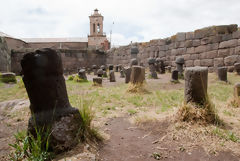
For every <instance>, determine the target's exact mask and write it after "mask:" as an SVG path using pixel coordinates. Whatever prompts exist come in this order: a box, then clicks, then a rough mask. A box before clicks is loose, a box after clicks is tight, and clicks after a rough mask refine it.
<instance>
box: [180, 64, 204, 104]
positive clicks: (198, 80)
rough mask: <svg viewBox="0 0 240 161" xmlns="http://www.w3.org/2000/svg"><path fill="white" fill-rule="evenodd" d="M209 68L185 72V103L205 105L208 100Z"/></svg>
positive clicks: (191, 69) (196, 68)
mask: <svg viewBox="0 0 240 161" xmlns="http://www.w3.org/2000/svg"><path fill="white" fill-rule="evenodd" d="M207 83H208V68H207V67H190V68H186V71H185V89H184V98H185V102H186V103H188V102H193V103H197V104H200V105H203V104H204V103H205V102H206V99H207V86H208V84H207Z"/></svg>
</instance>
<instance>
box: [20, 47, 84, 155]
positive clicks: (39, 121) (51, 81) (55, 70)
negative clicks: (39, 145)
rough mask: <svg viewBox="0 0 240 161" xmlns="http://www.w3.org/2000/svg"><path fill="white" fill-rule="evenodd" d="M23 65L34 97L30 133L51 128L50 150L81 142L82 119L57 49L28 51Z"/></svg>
mask: <svg viewBox="0 0 240 161" xmlns="http://www.w3.org/2000/svg"><path fill="white" fill-rule="evenodd" d="M21 66H22V74H23V82H24V85H25V87H26V91H27V93H28V97H29V100H30V110H31V117H30V119H29V122H28V132H29V133H31V134H32V135H33V136H35V137H36V130H35V128H37V129H38V130H40V129H42V130H43V132H45V133H46V132H47V131H49V130H50V132H51V133H50V145H49V147H50V149H53V151H54V152H61V151H65V150H68V149H71V148H72V147H74V146H75V145H76V144H77V143H78V140H79V136H78V131H79V129H80V128H81V123H82V118H81V115H80V113H79V111H78V109H76V108H73V107H72V106H71V105H70V103H69V99H68V95H67V90H66V84H65V79H64V77H63V67H62V60H61V56H60V55H59V54H58V53H57V52H56V51H55V50H53V49H48V48H46V49H40V50H36V51H35V52H31V53H27V54H25V55H24V57H23V59H22V60H21ZM48 128H50V129H49V130H48Z"/></svg>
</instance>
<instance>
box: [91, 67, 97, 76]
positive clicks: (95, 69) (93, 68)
mask: <svg viewBox="0 0 240 161" xmlns="http://www.w3.org/2000/svg"><path fill="white" fill-rule="evenodd" d="M92 70H93V74H94V75H97V66H96V65H92Z"/></svg>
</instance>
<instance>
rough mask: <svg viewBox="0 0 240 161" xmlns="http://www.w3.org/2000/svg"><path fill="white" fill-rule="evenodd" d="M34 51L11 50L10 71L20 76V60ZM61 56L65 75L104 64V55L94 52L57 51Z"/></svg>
mask: <svg viewBox="0 0 240 161" xmlns="http://www.w3.org/2000/svg"><path fill="white" fill-rule="evenodd" d="M32 51H34V49H21V50H12V52H11V60H12V63H11V69H12V70H11V71H12V72H14V73H16V74H20V72H21V70H22V69H21V64H20V62H21V59H22V57H23V55H24V54H25V53H27V52H32ZM57 51H58V52H59V53H60V54H61V58H62V63H63V69H64V72H65V73H72V72H75V73H76V72H77V69H78V68H80V67H91V66H92V65H93V64H95V65H98V66H100V65H103V64H106V55H105V54H104V53H102V52H98V51H96V50H72V49H71V50H70V49H58V50H57Z"/></svg>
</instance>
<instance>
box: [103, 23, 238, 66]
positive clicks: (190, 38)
mask: <svg viewBox="0 0 240 161" xmlns="http://www.w3.org/2000/svg"><path fill="white" fill-rule="evenodd" d="M135 45H137V47H138V49H139V54H138V59H139V60H140V61H141V62H142V63H143V64H144V65H145V66H148V63H147V58H149V57H159V58H161V59H162V60H164V62H165V65H166V66H172V67H175V66H176V64H175V60H176V58H177V57H178V56H182V57H184V60H185V66H186V67H192V66H205V67H208V68H209V70H210V71H213V70H214V68H216V67H220V66H227V67H228V68H229V69H232V68H233V64H234V63H236V62H240V30H239V28H238V26H237V25H222V26H211V27H206V28H202V29H198V30H195V31H193V32H186V33H177V34H176V35H173V36H171V37H168V38H165V39H156V40H151V41H150V42H144V43H136V44H135ZM130 49H131V45H127V46H121V47H119V48H112V49H111V50H109V51H108V52H107V63H109V64H110V63H113V64H123V65H127V64H129V62H130V59H131V55H130Z"/></svg>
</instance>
